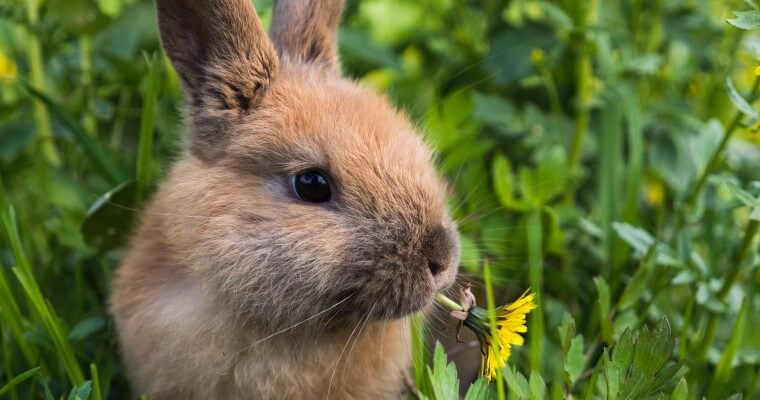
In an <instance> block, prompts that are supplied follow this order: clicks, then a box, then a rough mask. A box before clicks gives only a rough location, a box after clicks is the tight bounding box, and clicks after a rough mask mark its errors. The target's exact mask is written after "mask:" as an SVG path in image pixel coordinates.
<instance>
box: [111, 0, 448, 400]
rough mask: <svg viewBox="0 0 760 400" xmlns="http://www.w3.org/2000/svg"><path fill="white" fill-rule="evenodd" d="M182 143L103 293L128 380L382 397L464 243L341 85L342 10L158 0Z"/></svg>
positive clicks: (426, 156) (415, 152)
mask: <svg viewBox="0 0 760 400" xmlns="http://www.w3.org/2000/svg"><path fill="white" fill-rule="evenodd" d="M156 8H157V14H158V25H159V32H160V37H161V42H162V44H163V47H164V49H165V51H166V53H167V55H168V57H169V59H170V60H171V62H172V64H173V66H174V68H175V69H176V70H177V72H178V74H179V77H180V79H181V82H182V86H183V89H184V92H185V105H184V114H183V116H184V118H183V119H184V123H185V133H184V136H183V147H182V150H181V152H180V154H179V155H178V158H177V160H176V161H175V162H174V163H173V164H172V166H171V167H170V169H169V171H168V173H167V177H166V178H165V180H164V181H163V182H162V183H161V184H160V185H159V187H158V188H157V191H156V194H155V195H154V197H153V198H152V199H151V200H150V201H149V203H148V204H147V206H146V207H145V210H144V212H143V214H142V216H141V218H140V223H139V225H138V227H137V229H136V231H135V232H134V235H133V237H132V239H131V241H130V245H129V249H128V251H127V252H126V254H125V256H124V259H123V260H122V263H121V265H120V266H119V268H118V270H117V272H116V276H115V283H114V290H113V295H112V298H111V312H112V314H113V316H114V321H115V324H116V327H117V330H118V337H119V346H120V350H121V353H122V357H123V362H124V366H125V372H126V375H127V377H128V378H129V380H130V382H131V383H132V385H133V386H134V389H135V391H136V392H137V393H138V394H145V395H147V396H148V398H150V399H152V400H161V399H210V398H213V399H275V398H276V399H317V398H331V399H384V398H399V397H401V396H403V394H404V393H405V391H406V390H407V385H408V381H407V378H408V374H409V368H410V365H411V351H410V348H411V338H410V336H411V335H410V324H409V319H410V318H409V317H410V315H412V314H414V313H416V312H418V311H423V312H425V311H427V310H430V309H431V306H432V304H433V299H434V295H435V293H436V292H437V291H440V290H442V289H444V288H447V287H449V286H451V285H452V284H453V282H454V279H455V276H456V274H457V268H458V264H459V257H460V254H459V253H460V251H459V236H458V235H459V234H458V231H457V227H456V224H455V222H454V221H453V219H452V217H451V216H450V214H449V212H448V211H447V208H446V202H445V196H446V192H447V188H446V185H445V183H444V181H443V179H442V177H440V176H439V175H438V174H437V172H436V169H435V166H434V159H433V155H432V152H431V150H430V149H429V147H428V146H427V145H426V143H425V141H424V140H423V138H422V137H421V135H420V134H419V133H418V132H417V130H416V129H415V127H414V126H413V124H412V123H410V122H409V120H408V118H407V117H406V116H405V115H404V114H403V113H401V112H400V111H398V110H396V109H395V108H394V107H393V106H391V105H390V103H389V102H388V101H387V99H385V98H384V97H383V96H381V95H379V94H376V93H373V91H372V90H369V89H367V88H364V87H362V86H361V85H360V84H358V83H357V82H354V81H352V80H350V79H346V78H343V77H341V74H340V63H339V59H338V53H337V27H338V25H339V22H340V15H341V13H342V9H343V2H342V0H323V1H317V0H289V1H287V0H281V1H279V2H277V4H276V5H275V6H274V15H273V19H272V23H271V28H270V32H271V39H270V35H268V34H267V33H266V31H265V30H264V28H263V27H262V24H261V22H260V20H259V18H258V16H257V14H256V11H255V9H254V6H253V5H252V4H251V1H250V0H157V7H156Z"/></svg>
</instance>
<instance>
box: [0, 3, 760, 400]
mask: <svg viewBox="0 0 760 400" xmlns="http://www.w3.org/2000/svg"><path fill="white" fill-rule="evenodd" d="M255 3H256V5H257V8H258V9H259V11H260V12H261V14H262V15H269V12H270V11H271V1H269V0H255ZM758 9H759V8H758V4H757V3H756V2H755V1H751V0H747V1H743V0H728V1H725V0H705V1H698V2H697V1H690V0H668V1H660V0H657V1H643V0H629V1H622V2H609V1H588V2H578V1H574V0H555V1H538V0H511V1H506V0H485V1H482V2H472V1H449V0H430V1H425V2H420V1H405V0H366V1H361V2H352V1H349V2H348V4H347V7H346V12H345V16H344V19H343V23H342V27H341V32H340V40H341V57H342V63H343V68H344V70H345V72H346V74H348V75H350V76H352V77H355V78H356V79H358V80H360V81H361V82H362V83H363V84H365V85H368V86H371V87H374V88H376V89H377V90H378V91H381V92H384V93H387V94H388V95H389V96H390V97H391V99H392V101H393V102H395V103H396V104H398V105H399V106H400V107H403V108H405V109H406V110H408V112H409V114H410V116H411V118H412V119H413V120H414V121H415V122H416V123H417V124H418V126H420V127H421V129H422V131H424V134H425V135H426V136H427V139H428V140H429V142H431V143H432V144H433V145H434V147H435V149H436V151H437V153H438V157H437V162H438V165H439V168H440V171H441V174H442V175H444V176H445V177H446V178H447V179H448V180H449V182H450V183H451V195H450V204H452V207H451V210H452V213H453V214H454V217H455V218H456V219H457V221H458V223H459V227H460V231H461V233H462V243H461V244H462V266H461V271H462V274H461V277H460V282H461V283H465V282H466V281H469V282H471V283H472V284H473V287H474V288H475V291H476V294H477V296H478V299H479V300H480V299H482V300H481V301H487V302H488V305H489V307H491V308H493V306H496V305H500V304H504V303H505V302H507V301H509V300H510V299H514V298H516V295H517V294H519V293H522V291H524V290H525V289H527V288H528V287H530V288H532V289H533V290H534V291H535V292H536V293H537V294H538V295H539V296H538V302H539V304H540V307H539V308H538V309H536V310H534V311H533V312H532V313H531V314H530V315H529V331H528V333H527V338H526V346H525V347H524V348H513V349H512V356H511V359H510V361H509V368H506V369H504V370H503V371H501V375H502V376H503V379H498V380H497V381H496V382H495V383H492V384H491V385H490V386H488V385H486V384H485V383H484V382H483V381H482V380H481V381H478V382H477V383H475V384H474V385H471V383H472V382H470V379H469V377H470V376H472V372H473V369H474V368H476V367H477V366H476V365H471V363H469V362H467V361H466V359H467V358H468V355H469V356H472V355H473V353H472V352H475V353H477V351H478V350H477V349H474V348H473V349H469V350H468V348H467V345H466V344H465V345H459V344H453V345H451V346H449V347H448V348H447V351H448V353H449V355H450V356H449V358H450V359H451V360H453V361H454V362H456V363H457V364H458V366H459V374H458V376H459V377H460V378H457V374H456V373H454V372H453V371H452V370H451V369H450V368H448V367H449V365H447V364H446V363H445V360H444V359H442V357H443V356H442V355H441V354H440V353H438V361H437V364H436V365H433V364H431V363H430V360H431V358H435V355H436V352H435V351H434V350H433V343H434V341H435V340H436V339H446V338H449V339H450V338H451V337H453V336H454V332H455V331H454V330H455V321H453V320H451V321H450V324H449V325H448V326H440V325H436V322H435V319H434V318H430V319H429V320H428V321H426V320H425V318H423V317H416V318H415V319H414V323H413V349H414V353H415V357H414V366H413V374H412V375H413V379H414V381H415V384H416V386H417V387H418V388H419V393H420V394H421V395H422V396H427V397H428V398H436V399H438V400H443V399H442V398H440V397H443V398H446V397H445V395H442V394H441V393H440V390H439V392H438V395H436V392H435V390H434V388H438V389H440V388H442V387H453V386H452V385H448V386H447V385H444V383H452V382H448V381H446V380H451V379H460V380H461V382H459V381H458V385H459V387H460V388H461V389H462V392H463V393H464V392H465V391H466V390H468V387H469V388H471V390H472V392H471V394H469V395H468V396H469V397H467V399H469V400H473V399H482V398H508V399H543V398H546V399H566V398H583V399H616V398H642V399H643V398H652V397H656V396H657V395H659V394H662V395H663V396H665V397H666V398H667V397H670V398H678V399H682V398H685V399H701V398H707V399H710V400H712V399H723V398H727V397H729V396H731V395H740V396H743V397H744V398H757V397H758V396H760V387H758V386H759V383H758V375H760V338H758V337H757V335H755V334H754V330H753V329H754V327H756V326H757V324H758V323H760V314H758V313H757V310H758V306H760V296H758V293H757V286H758V284H760V268H758V267H759V264H760V263H758V260H760V257H758V229H760V169H758V168H757V165H758V162H760V161H758V160H760V139H758V133H757V130H758V129H757V127H758V123H759V122H758V121H760V112H758V109H757V101H756V99H757V95H758V93H757V91H758V89H759V88H760V79H758V74H757V71H756V67H757V66H758V65H759V64H760V60H758V54H760V51H759V50H757V48H756V43H757V40H758V31H756V30H755V29H756V28H760V26H758V24H757V23H756V22H754V21H756V20H757V19H758V17H760V11H758ZM734 12H746V13H748V14H735V13H734ZM728 20H730V23H729V22H727V21H728ZM181 99H182V95H181V91H180V85H179V82H178V79H177V76H176V74H175V73H174V71H173V70H172V69H171V67H170V65H169V64H168V62H167V60H166V57H165V55H164V54H163V53H162V50H161V49H160V46H159V42H158V35H157V32H156V27H155V17H154V11H153V4H152V3H151V1H149V0H109V1H97V2H94V1H91V0H73V1H70V2H69V1H67V2H63V1H54V0H49V1H45V2H40V1H37V0H23V1H22V0H11V1H7V2H4V3H2V4H0V215H1V216H2V225H3V228H2V230H0V360H2V361H1V362H0V398H9V399H13V400H16V399H29V398H45V399H51V398H52V399H56V398H62V397H64V398H65V397H68V398H75V397H77V396H78V397H79V398H83V399H84V398H90V399H97V400H100V399H111V398H139V394H138V393H133V392H132V391H131V389H130V387H129V384H128V382H127V381H126V379H125V377H124V371H123V367H122V364H121V361H120V358H119V355H118V351H117V346H116V341H115V331H114V327H113V324H112V322H111V320H110V317H109V314H108V312H107V299H108V294H109V291H110V285H111V282H112V274H113V271H114V269H115V268H116V266H117V265H118V262H119V260H120V258H121V257H122V255H123V251H124V248H125V245H126V242H127V239H128V234H129V232H130V230H131V228H132V226H133V224H134V221H136V219H137V217H138V215H139V209H140V208H141V207H142V204H143V203H144V201H145V200H146V199H148V198H149V197H150V195H151V193H152V191H153V190H154V188H155V187H156V184H157V183H158V182H160V181H161V179H162V178H163V176H164V174H165V171H166V169H167V167H168V165H169V163H170V160H172V159H173V158H174V157H175V155H176V153H177V151H178V149H179V144H178V143H179V139H180V138H179V135H180V130H179V128H178V127H179V126H180V120H181V118H180V115H179V112H178V109H179V105H180V103H181ZM486 265H488V266H487V267H486ZM663 321H666V322H663ZM650 328H651V329H650ZM433 332H436V333H433ZM626 332H628V333H626ZM444 341H445V340H444ZM459 346H463V347H459ZM429 367H430V368H432V369H431V370H428V368H429ZM452 368H453V367H452ZM621 370H623V371H626V372H628V374H622V375H621V374H620V373H619V372H620V371H621ZM294 373H297V371H296V372H294ZM663 374H665V375H668V376H667V377H665V376H663ZM444 381H445V382H444ZM450 398H452V399H456V398H457V397H456V395H454V394H452V395H451V397H450Z"/></svg>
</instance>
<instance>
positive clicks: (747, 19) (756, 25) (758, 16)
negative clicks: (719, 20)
mask: <svg viewBox="0 0 760 400" xmlns="http://www.w3.org/2000/svg"><path fill="white" fill-rule="evenodd" d="M734 15H735V16H736V17H735V18H732V19H729V20H728V23H729V24H731V25H733V26H735V27H737V28H739V29H747V30H750V29H760V10H752V11H734Z"/></svg>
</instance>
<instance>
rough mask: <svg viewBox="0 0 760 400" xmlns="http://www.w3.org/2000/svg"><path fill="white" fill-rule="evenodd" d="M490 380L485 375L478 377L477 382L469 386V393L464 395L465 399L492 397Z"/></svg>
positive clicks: (479, 399)
mask: <svg viewBox="0 0 760 400" xmlns="http://www.w3.org/2000/svg"><path fill="white" fill-rule="evenodd" d="M489 387H490V386H489V385H488V381H487V380H486V378H484V377H482V376H481V377H480V378H478V380H476V381H475V382H473V383H472V385H470V387H469V388H467V394H465V395H464V400H488V399H490V398H491V397H490V393H489Z"/></svg>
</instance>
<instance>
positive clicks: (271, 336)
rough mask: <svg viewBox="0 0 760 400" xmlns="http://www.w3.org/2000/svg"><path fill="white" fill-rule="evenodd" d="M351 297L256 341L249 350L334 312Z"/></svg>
mask: <svg viewBox="0 0 760 400" xmlns="http://www.w3.org/2000/svg"><path fill="white" fill-rule="evenodd" d="M351 296H353V294H349V295H348V296H346V297H345V298H344V299H343V300H341V301H339V302H337V303H335V304H333V305H332V306H330V307H328V308H326V309H324V310H322V311H320V312H318V313H316V314H314V315H312V316H311V317H309V318H306V319H305V320H303V321H301V322H298V323H296V324H293V325H291V326H289V327H287V328H284V329H281V330H279V331H277V332H275V333H273V334H271V335H269V336H266V337H264V338H263V339H259V340H257V341H255V342H253V344H252V345H250V346H249V349H250V348H253V347H254V346H256V345H258V344H259V343H262V342H264V341H267V340H269V339H271V338H273V337H275V336H277V335H279V334H282V333H285V332H287V331H289V330H291V329H293V328H296V327H298V326H300V325H302V324H305V323H306V322H308V321H310V320H312V319H314V318H316V317H318V316H320V315H322V314H324V313H326V312H328V311H330V310H332V309H333V308H335V307H337V306H339V305H341V304H342V303H343V302H345V301H346V300H348V299H349V298H351Z"/></svg>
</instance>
